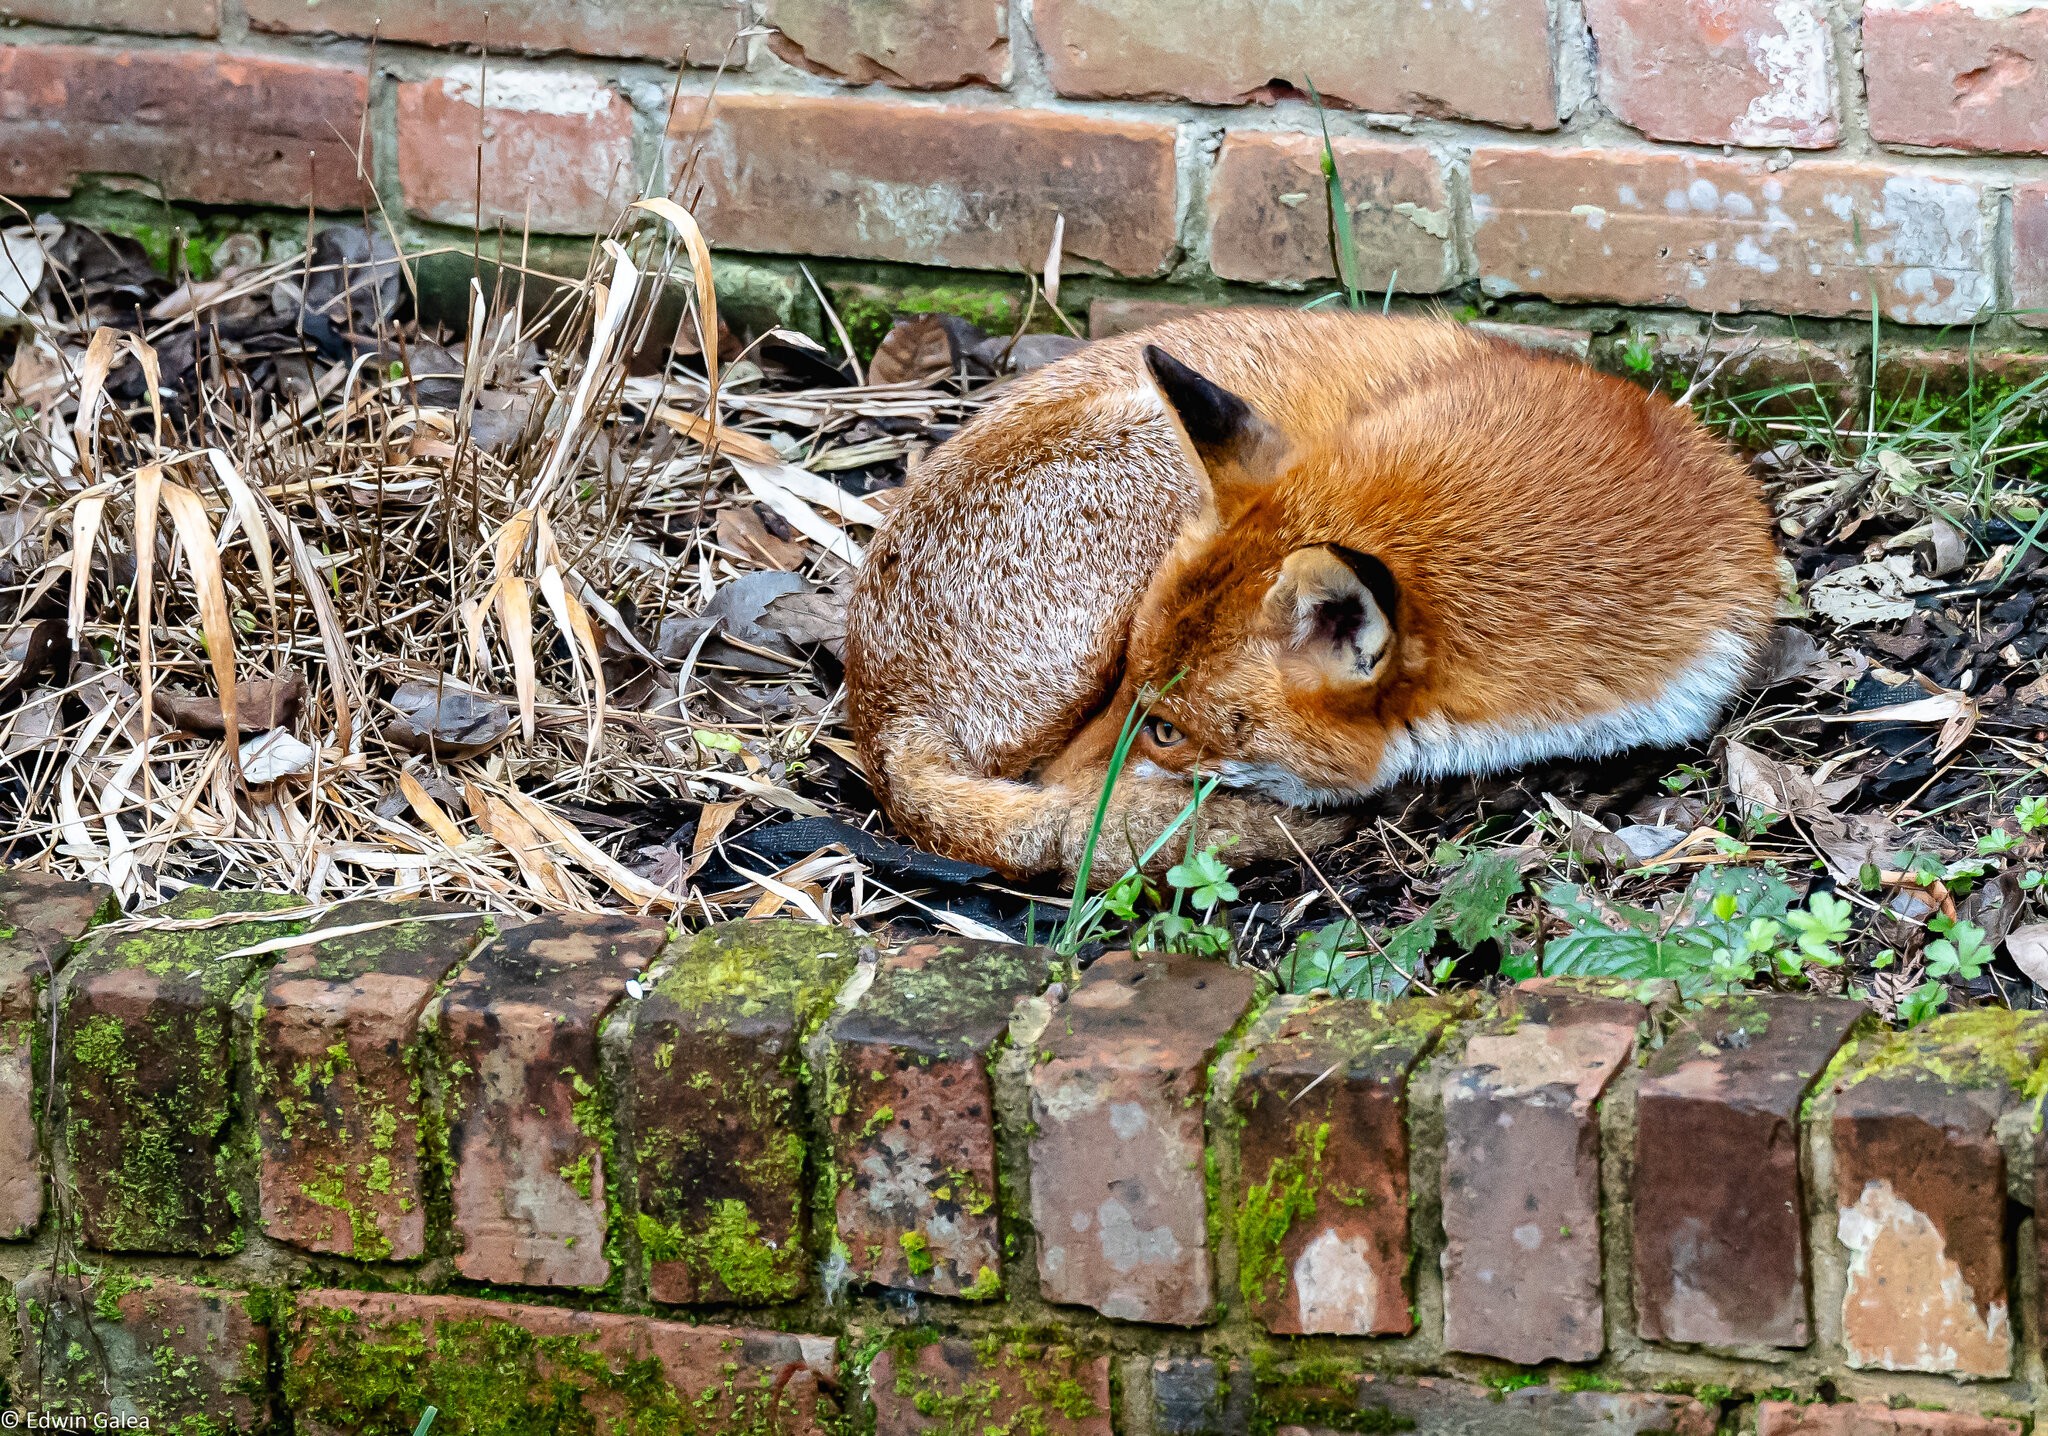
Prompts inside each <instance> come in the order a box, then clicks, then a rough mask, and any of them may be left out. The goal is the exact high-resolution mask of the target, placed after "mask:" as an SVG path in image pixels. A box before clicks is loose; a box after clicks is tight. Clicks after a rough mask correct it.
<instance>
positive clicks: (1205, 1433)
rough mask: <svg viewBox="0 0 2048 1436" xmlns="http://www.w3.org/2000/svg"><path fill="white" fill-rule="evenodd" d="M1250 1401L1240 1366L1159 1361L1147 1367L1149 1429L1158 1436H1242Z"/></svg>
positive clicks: (1191, 1359)
mask: <svg viewBox="0 0 2048 1436" xmlns="http://www.w3.org/2000/svg"><path fill="white" fill-rule="evenodd" d="M1252 1398H1253V1391H1252V1381H1251V1372H1250V1370H1249V1369H1248V1368H1247V1367H1246V1366H1245V1365H1244V1363H1242V1362H1237V1361H1219V1360H1215V1359H1212V1358H1210V1357H1207V1356H1162V1357H1160V1358H1159V1359H1158V1360H1156V1361H1154V1362H1153V1363H1152V1429H1153V1430H1155V1431H1157V1432H1159V1433H1160V1436H1245V1433H1246V1432H1248V1431H1249V1430H1250V1429H1251V1417H1252Z"/></svg>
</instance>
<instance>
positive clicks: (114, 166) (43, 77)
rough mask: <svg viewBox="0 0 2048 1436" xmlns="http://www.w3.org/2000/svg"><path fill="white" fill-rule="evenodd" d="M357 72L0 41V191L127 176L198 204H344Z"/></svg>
mask: <svg viewBox="0 0 2048 1436" xmlns="http://www.w3.org/2000/svg"><path fill="white" fill-rule="evenodd" d="M368 94H369V87H368V84H367V82H366V81H365V79H364V77H363V72H362V70H361V69H360V68H357V67H350V66H345V65H329V64H321V63H317V62H314V61H310V60H283V59H275V58H272V57H270V56H261V55H238V54H233V53H230V52H223V51H219V50H210V49H208V50H113V49H100V48H97V47H87V46H83V45H0V193H7V194H15V195H68V194H70V193H71V191H72V188H73V186H74V185H75V184H76V182H77V180H78V178H79V176H81V175H86V174H107V175H123V176H135V177H137V178H139V179H140V180H142V181H146V182H148V183H149V184H151V185H161V186H162V187H163V190H164V193H165V195H166V196H167V197H168V198H171V199H179V200H190V201H193V202H194V203H198V204H275V205H286V206H291V207H294V208H301V209H303V208H304V207H305V205H306V203H307V200H308V199H309V198H310V199H311V200H312V202H313V203H314V204H315V205H317V206H318V207H319V208H321V209H352V208H355V207H357V206H359V205H361V204H363V203H365V202H367V201H368V200H369V197H370V192H369V188H368V186H367V185H366V184H365V183H364V182H363V181H362V180H361V179H359V178H358V177H357V175H356V160H355V156H354V155H353V154H351V153H350V151H349V146H351V145H353V144H354V143H355V141H356V137H357V135H358V133H359V132H360V130H361V128H362V121H363V107H364V105H365V104H366V103H367V96H368Z"/></svg>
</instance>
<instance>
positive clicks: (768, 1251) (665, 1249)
mask: <svg viewBox="0 0 2048 1436" xmlns="http://www.w3.org/2000/svg"><path fill="white" fill-rule="evenodd" d="M636 1228H637V1231H638V1234H639V1237H640V1249H641V1250H642V1251H643V1252H645V1253H646V1256H647V1260H648V1261H650V1262H653V1263H663V1262H678V1261H679V1262H683V1263H685V1264H687V1265H688V1266H689V1267H690V1268H691V1270H693V1271H695V1272H699V1273H703V1274H706V1275H709V1276H711V1277H714V1278H716V1279H717V1280H718V1282H720V1283H721V1284H722V1285H723V1286H724V1288H725V1290H726V1291H727V1292H729V1293H730V1294H731V1296H732V1299H733V1300H735V1301H743V1302H778V1301H790V1300H793V1299H794V1298H795V1297H796V1295H797V1293H798V1292H800V1291H802V1290H803V1280H804V1273H803V1267H802V1265H801V1256H802V1254H801V1253H800V1252H799V1253H794V1255H795V1256H796V1257H797V1258H798V1260H797V1261H794V1262H793V1261H791V1260H790V1257H791V1255H792V1253H789V1252H785V1251H782V1250H779V1249H777V1248H775V1247H771V1246H769V1245H768V1243H767V1242H765V1241H763V1240H762V1238H761V1224H760V1223H759V1222H757V1221H755V1220H754V1214H753V1213H752V1212H750V1211H748V1210H747V1204H746V1203H745V1202H742V1201H737V1200H733V1199H727V1200H725V1201H721V1202H719V1203H717V1204H716V1205H715V1206H714V1207H713V1208H712V1211H711V1217H710V1220H709V1221H708V1222H707V1223H706V1224H705V1226H704V1227H703V1229H702V1230H700V1231H689V1230H686V1229H684V1228H682V1227H680V1226H674V1225H669V1224H665V1223H663V1222H660V1221H657V1220H656V1219H655V1218H653V1217H651V1216H649V1215H647V1214H646V1213H645V1212H642V1213H641V1214H640V1216H639V1218H638V1219H637V1222H636Z"/></svg>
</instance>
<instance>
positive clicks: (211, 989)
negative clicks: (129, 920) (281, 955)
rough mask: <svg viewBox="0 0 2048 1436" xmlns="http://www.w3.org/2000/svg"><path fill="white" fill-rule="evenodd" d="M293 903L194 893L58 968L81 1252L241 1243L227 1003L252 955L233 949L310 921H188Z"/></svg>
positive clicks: (63, 1124) (214, 1250) (70, 1170)
mask: <svg viewBox="0 0 2048 1436" xmlns="http://www.w3.org/2000/svg"><path fill="white" fill-rule="evenodd" d="M301 905H302V903H301V901H300V899H298V898H295V897H292V896H290V895H288V894H284V893H255V892H220V893H215V892H207V891H205V890H204V889H200V888H189V889H187V890H186V891H184V892H182V893H180V894H178V896H177V897H175V898H173V899H171V901H169V902H167V903H165V904H164V905H163V906H161V907H158V908H154V909H152V910H151V911H150V912H149V913H148V914H147V915H146V916H148V917H149V918H151V919H153V920H155V921H156V922H157V923H159V924H162V925H161V926H157V927H154V928H148V929H143V930H141V931H129V932H114V933H102V934H100V935H98V936H96V937H94V938H92V939H91V940H90V941H88V943H87V945H86V947H85V948H84V950H83V951H81V952H79V953H78V955H77V956H75V957H73V958H72V959H71V961H70V962H69V963H68V964H67V965H66V966H65V968H64V970H63V972H62V973H60V974H59V976H58V979H57V998H56V1010H57V1092H58V1112H57V1124H58V1126H59V1127H60V1129H61V1130H62V1131H63V1134H64V1164H63V1166H62V1168H60V1172H59V1178H60V1180H64V1181H67V1182H68V1183H69V1184H70V1186H71V1188H72V1190H73V1191H74V1192H75V1193H76V1195H77V1203H76V1204H77V1210H78V1217H79V1225H80V1227H81V1229H82V1231H83V1235H84V1239H85V1244H86V1245H87V1246H89V1247H92V1248H93V1249H95V1250H98V1251H145V1252H183V1253H190V1254H194V1255H215V1254H218V1253H222V1252H230V1251H234V1250H236V1249H238V1248H239V1247H240V1246H241V1244H242V1230H241V1220H240V1205H239V1204H240V1193H239V1190H238V1186H239V1181H238V1174H237V1172H236V1170H235V1167H236V1161H235V1156H236V1149H237V1146H238V1143H237V1141H236V1134H235V1132H234V1130H233V1129H234V1119H235V1096H234V1068H235V1052H234V1033H233V1028H234V1014H233V1007H232V1004H233V1002H234V997H235V991H236V989H237V988H239V987H240V986H241V985H242V980H243V979H244V978H245V977H246V976H247V975H248V973H249V970H250V968H251V966H252V965H253V963H254V959H253V958H251V957H246V956H245V957H237V958H231V957H229V956H227V954H229V953H232V952H237V951H240V950H242V949H244V948H247V947H250V946H252V945H254V944H256V943H259V942H265V941H268V940H270V939H272V938H276V937H283V936H286V935H289V934H292V933H296V932H299V931H301V930H303V928H304V926H305V924H304V923H303V922H300V921H298V920H296V919H294V920H289V921H275V922H261V921H249V922H235V923H227V924H225V925H217V926H191V925H189V924H199V923H204V922H206V921H208V920H210V919H213V918H215V917H218V916H221V915H225V914H232V913H263V912H280V911H286V910H289V909H292V908H296V907H299V906H301Z"/></svg>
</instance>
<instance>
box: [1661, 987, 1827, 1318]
mask: <svg viewBox="0 0 2048 1436" xmlns="http://www.w3.org/2000/svg"><path fill="white" fill-rule="evenodd" d="M1866 1011H1867V1010H1866V1009H1865V1008H1864V1006H1863V1004H1862V1003H1860V1002H1846V1001H1839V1000H1832V999H1816V998H1803V997H1790V996H1774V995H1771V994H1760V995H1747V996H1743V997H1738V998H1731V999H1723V1000H1719V1001H1714V1002H1711V1003H1709V1004H1708V1005H1707V1006H1705V1007H1703V1008H1702V1009H1701V1010H1699V1011H1698V1012H1696V1013H1694V1014H1693V1015H1692V1016H1691V1017H1690V1018H1688V1019H1687V1020H1686V1021H1685V1023H1684V1024H1683V1025H1682V1026H1680V1027H1679V1028H1678V1029H1677V1030H1676V1031H1674V1032H1673V1033H1672V1034H1671V1036H1670V1038H1669V1039H1667V1040H1666V1042H1665V1044H1664V1046H1663V1047H1662V1048H1660V1049H1659V1050H1658V1051H1657V1053H1656V1054H1655V1055H1654V1056H1652V1057H1651V1059H1650V1062H1649V1066H1648V1068H1647V1070H1646V1072H1645V1074H1644V1077H1643V1081H1642V1084H1641V1086H1640V1087H1638V1088H1637V1091H1636V1147H1635V1175H1634V1178H1633V1202H1634V1205H1633V1213H1634V1216H1633V1220H1634V1250H1635V1303H1636V1322H1637V1330H1638V1331H1640V1332H1641V1334H1642V1335H1643V1337H1644V1338H1646V1339H1647V1340H1650V1341H1683V1342H1697V1343H1700V1344H1702V1345H1706V1346H1724V1347H1725V1346H1743V1345H1754V1346H1793V1347H1797V1346H1804V1345H1806V1344H1807V1342H1808V1341H1809V1340H1811V1339H1812V1329H1811V1326H1810V1324H1809V1321H1808V1317H1807V1273H1806V1231H1805V1212H1806V1203H1805V1193H1804V1188H1803V1186H1802V1184H1801V1182H1800V1179H1799V1104H1800V1102H1801V1101H1802V1100H1804V1098H1805V1096H1806V1093H1807V1090H1808V1089H1809V1088H1810V1087H1811V1086H1812V1085H1813V1083H1814V1081H1815V1079H1817V1078H1818V1077H1819V1076H1820V1074H1821V1071H1822V1070H1823V1069H1824V1068H1825V1067H1826V1066H1827V1064H1828V1063H1829V1061H1830V1060H1832V1059H1833V1057H1834V1055H1835V1052H1836V1051H1837V1050H1838V1049H1839V1048H1840V1047H1841V1045H1842V1043H1843V1041H1844V1040H1846V1038H1847V1037H1848V1035H1849V1030H1850V1028H1852V1027H1853V1026H1854V1025H1855V1024H1856V1022H1857V1021H1858V1020H1859V1019H1861V1018H1862V1017H1864V1016H1865V1015H1866Z"/></svg>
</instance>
